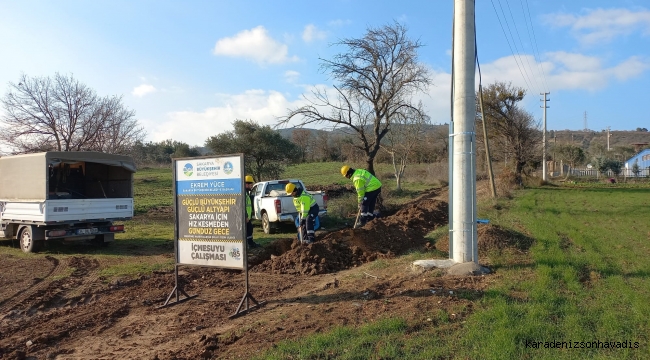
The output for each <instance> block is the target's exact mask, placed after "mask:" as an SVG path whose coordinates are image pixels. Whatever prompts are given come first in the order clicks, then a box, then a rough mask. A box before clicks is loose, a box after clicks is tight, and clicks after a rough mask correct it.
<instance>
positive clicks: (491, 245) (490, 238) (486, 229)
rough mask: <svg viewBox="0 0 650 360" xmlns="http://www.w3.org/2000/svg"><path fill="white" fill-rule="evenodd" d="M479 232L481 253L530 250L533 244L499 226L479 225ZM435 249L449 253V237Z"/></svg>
mask: <svg viewBox="0 0 650 360" xmlns="http://www.w3.org/2000/svg"><path fill="white" fill-rule="evenodd" d="M477 230H478V250H479V252H487V251H492V250H503V249H506V248H514V249H518V250H528V249H529V248H530V246H531V245H532V244H533V239H532V238H530V237H528V236H526V235H524V234H521V233H519V232H516V231H513V230H510V229H504V228H503V227H501V226H499V225H492V224H486V225H479V226H478V229H477ZM435 247H436V249H438V250H440V251H444V252H448V251H449V236H443V237H441V238H440V239H438V241H436V244H435Z"/></svg>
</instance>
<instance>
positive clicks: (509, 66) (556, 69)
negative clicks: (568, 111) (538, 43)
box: [481, 51, 650, 94]
mask: <svg viewBox="0 0 650 360" xmlns="http://www.w3.org/2000/svg"><path fill="white" fill-rule="evenodd" d="M544 58H545V61H543V62H541V63H537V62H536V61H535V58H534V57H533V56H531V55H523V56H522V58H521V61H519V60H520V59H519V58H518V59H517V61H518V62H519V65H518V63H517V61H515V58H514V57H512V56H507V57H503V58H500V59H497V60H495V61H493V62H491V63H488V64H482V65H481V71H482V75H483V84H490V83H492V82H495V81H505V82H508V81H511V82H512V83H513V85H516V86H520V87H523V88H527V89H528V90H529V94H535V93H537V92H538V91H543V90H550V91H551V92H553V91H558V90H587V91H597V90H600V89H603V88H605V87H607V86H608V85H609V83H610V82H611V81H614V80H618V81H625V80H628V79H631V78H634V77H637V76H639V75H640V74H642V73H643V72H644V71H646V70H648V69H650V59H647V58H641V57H636V56H632V57H630V58H628V59H626V60H624V61H622V62H620V63H618V64H614V65H610V66H607V65H605V64H604V61H603V59H601V58H598V57H595V56H586V55H583V54H578V53H568V52H564V51H558V52H549V53H546V54H544ZM522 62H523V63H524V65H526V66H525V69H526V70H524V67H521V64H522ZM528 64H530V66H528ZM520 69H521V70H520ZM542 69H543V70H542ZM522 72H524V73H525V74H527V75H526V77H525V79H526V80H524V75H522ZM531 87H532V88H531Z"/></svg>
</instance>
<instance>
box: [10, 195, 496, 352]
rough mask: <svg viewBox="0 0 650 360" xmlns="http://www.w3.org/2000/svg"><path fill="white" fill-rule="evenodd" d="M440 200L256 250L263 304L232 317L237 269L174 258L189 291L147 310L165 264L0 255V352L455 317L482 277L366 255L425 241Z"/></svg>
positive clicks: (258, 335) (160, 297) (257, 337)
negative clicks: (121, 269) (134, 272)
mask: <svg viewBox="0 0 650 360" xmlns="http://www.w3.org/2000/svg"><path fill="white" fill-rule="evenodd" d="M444 200H446V194H445V195H443V194H441V193H440V191H439V190H434V191H430V192H427V193H425V194H423V195H422V196H421V197H420V198H418V199H416V200H414V201H412V202H410V203H408V204H406V205H404V206H403V207H402V208H401V209H400V210H399V211H398V212H397V213H396V214H394V215H392V216H389V217H386V218H380V219H376V220H374V221H372V222H370V223H368V224H366V225H365V226H364V227H363V228H361V229H344V230H339V231H334V232H330V233H327V234H324V235H321V236H320V238H319V239H317V242H316V243H314V244H312V245H309V246H300V245H298V244H297V243H296V242H295V241H293V240H292V239H280V240H277V241H275V242H274V243H272V244H270V245H268V246H267V247H264V248H263V249H261V250H259V251H256V252H255V253H253V254H252V255H251V257H250V258H249V264H250V265H251V268H250V271H249V282H250V293H251V294H252V295H253V296H254V297H255V298H256V299H257V300H259V301H265V302H266V304H265V305H264V306H263V307H261V308H259V309H256V310H255V311H252V312H250V313H248V314H246V315H244V316H241V317H238V318H235V319H230V318H229V316H231V315H233V314H234V312H235V310H236V309H237V305H238V304H239V303H240V301H241V299H242V296H243V295H244V276H243V273H242V272H241V271H230V270H222V269H212V268H201V267H181V272H180V275H181V276H180V278H181V280H182V281H183V283H184V289H185V291H187V293H189V294H191V295H194V294H196V295H198V297H197V298H194V299H191V300H189V301H186V302H183V303H180V304H177V305H175V306H172V307H168V308H164V309H157V306H158V305H161V304H162V303H163V302H164V300H165V298H166V297H167V295H168V294H169V293H170V291H171V290H172V288H173V285H174V281H173V274H171V273H154V274H151V275H148V276H143V277H141V278H139V279H135V280H130V281H125V282H120V281H114V282H112V283H110V284H106V283H103V282H102V281H100V279H98V277H97V275H96V274H97V271H96V270H97V269H98V268H99V267H101V264H100V263H98V262H97V261H96V260H92V259H90V258H87V257H83V256H75V257H70V258H66V259H65V261H60V260H57V259H56V258H54V257H48V258H47V259H48V262H43V261H42V260H40V259H39V260H38V261H36V260H30V259H24V258H20V259H18V258H14V257H11V256H7V255H5V256H0V264H1V265H0V272H1V273H2V275H0V359H23V358H24V359H29V358H32V359H91V358H92V359H135V358H137V359H141V358H142V359H160V360H163V359H198V358H203V359H211V358H220V359H221V358H249V357H250V356H251V355H253V354H256V353H259V352H261V351H264V350H265V349H268V348H270V347H272V346H273V345H274V344H275V343H277V342H279V341H282V340H284V339H296V338H299V337H301V336H304V335H307V334H310V333H313V332H317V331H318V332H320V331H324V330H327V329H330V328H332V327H334V326H337V325H360V324H364V323H366V322H368V321H372V320H374V319H378V318H381V317H383V316H386V315H388V314H390V316H402V317H405V318H407V319H412V320H414V321H418V322H419V321H422V323H424V324H427V316H428V314H431V313H432V312H433V311H434V310H435V311H439V309H442V310H443V311H447V312H448V313H449V314H450V319H452V321H460V320H461V319H462V318H463V317H464V316H466V315H467V312H468V311H469V310H471V307H472V303H471V301H469V300H467V299H468V298H476V297H479V296H480V294H481V293H482V290H483V289H484V287H485V286H486V284H487V281H489V278H490V277H489V276H484V277H467V278H454V277H447V276H432V275H431V274H430V273H421V272H419V271H414V270H412V269H410V268H409V266H408V262H405V261H399V260H395V261H392V262H390V263H391V265H388V266H386V267H384V268H380V267H377V268H371V267H370V265H371V264H369V262H372V261H373V260H376V259H382V258H386V259H390V258H394V257H396V256H397V255H401V254H404V253H406V252H407V251H408V250H410V249H423V248H424V247H426V246H429V243H428V242H427V240H426V239H425V238H424V236H425V235H426V234H427V233H428V232H430V231H431V230H433V229H435V228H436V227H438V226H441V225H444V224H446V223H447V203H446V201H444ZM170 256H171V254H170ZM71 269H74V271H73V272H70V271H71ZM447 290H455V291H454V292H453V293H452V294H450V292H449V291H447ZM458 291H463V292H465V295H466V296H463V298H459V297H456V296H455V295H453V294H454V293H455V294H457V293H458ZM467 294H469V295H470V296H467ZM471 294H474V296H471ZM251 304H252V302H251ZM461 308H462V309H465V310H463V311H462V312H459V311H458V309H461ZM468 309H469V310H468ZM452 314H453V315H452ZM430 325H431V326H435V324H430Z"/></svg>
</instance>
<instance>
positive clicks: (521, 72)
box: [490, 0, 530, 88]
mask: <svg viewBox="0 0 650 360" xmlns="http://www.w3.org/2000/svg"><path fill="white" fill-rule="evenodd" d="M490 2H491V3H492V8H494V13H495V14H496V15H497V19H498V20H499V25H500V26H501V30H502V31H503V36H505V37H506V41H507V42H508V47H509V48H510V52H511V53H512V57H513V58H514V59H515V63H516V64H517V67H518V68H519V73H520V74H521V77H522V78H523V79H524V82H526V85H527V86H528V87H529V88H530V85H528V81H526V77H525V76H524V73H523V71H521V66H519V62H518V61H517V57H516V56H515V52H514V51H513V50H512V46H511V45H510V40H509V39H508V35H507V34H506V30H505V29H504V28H503V24H502V23H501V18H500V17H499V12H498V11H497V8H496V6H494V1H493V0H490ZM504 20H505V19H504Z"/></svg>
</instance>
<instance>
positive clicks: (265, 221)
mask: <svg viewBox="0 0 650 360" xmlns="http://www.w3.org/2000/svg"><path fill="white" fill-rule="evenodd" d="M262 230H264V233H265V234H272V233H273V232H274V231H275V228H274V227H273V226H271V222H270V221H269V214H267V213H262Z"/></svg>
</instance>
